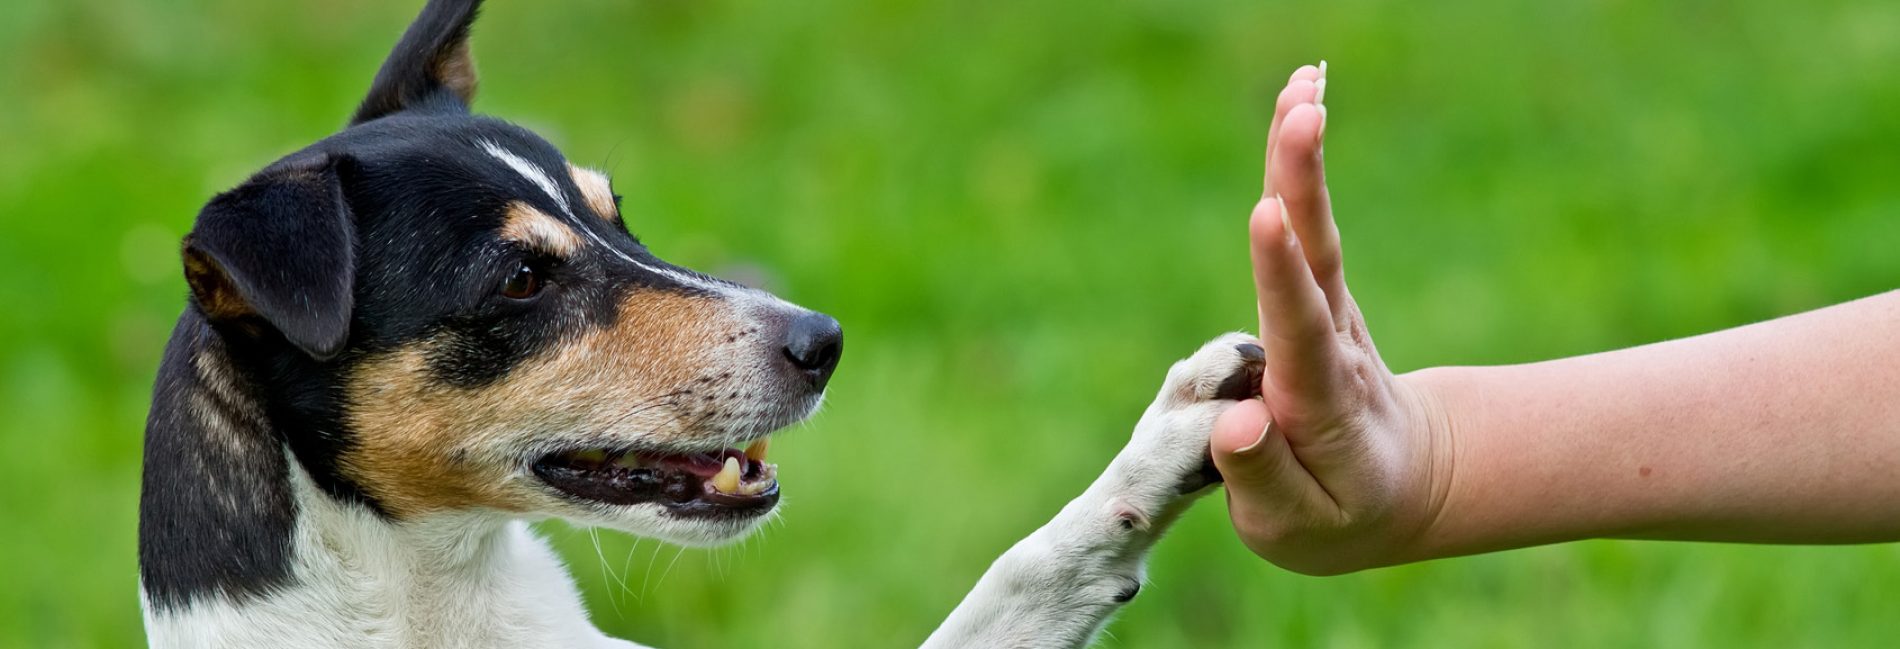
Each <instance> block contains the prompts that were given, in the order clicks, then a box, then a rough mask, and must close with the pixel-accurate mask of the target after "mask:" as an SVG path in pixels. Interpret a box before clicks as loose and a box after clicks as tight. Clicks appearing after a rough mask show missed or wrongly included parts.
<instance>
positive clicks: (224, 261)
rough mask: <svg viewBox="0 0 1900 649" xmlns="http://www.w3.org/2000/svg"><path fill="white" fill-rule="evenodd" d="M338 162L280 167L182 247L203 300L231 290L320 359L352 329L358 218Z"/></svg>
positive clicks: (217, 209) (214, 208)
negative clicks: (348, 201)
mask: <svg viewBox="0 0 1900 649" xmlns="http://www.w3.org/2000/svg"><path fill="white" fill-rule="evenodd" d="M337 165H338V160H337V159H336V158H333V157H331V156H324V155H312V156H304V157H299V158H292V159H288V160H285V161H283V162H279V163H278V164H275V165H272V166H271V167H270V168H268V169H265V170H264V171H262V172H260V173H258V174H257V175H256V176H253V177H252V178H251V179H250V180H249V181H247V182H245V183H244V184H243V185H240V186H238V188H237V189H233V190H231V191H228V192H225V193H223V194H219V195H218V197H217V198H213V199H211V203H210V204H208V205H206V206H205V208H204V210H203V211H201V212H199V213H198V223H197V225H196V226H194V227H193V228H192V230H191V235H190V236H187V237H185V250H184V254H185V257H186V260H187V268H190V269H197V270H196V271H195V272H192V273H190V275H191V277H190V279H191V285H192V289H193V292H194V293H195V294H196V297H197V298H198V299H199V300H200V302H201V303H202V302H205V301H213V300H215V299H216V298H215V297H214V296H212V295H210V293H211V292H213V291H218V290H230V291H234V292H235V293H236V296H235V297H236V298H238V299H241V301H242V302H243V303H245V304H247V305H249V310H250V311H252V312H253V313H254V314H255V317H257V318H260V319H262V320H263V321H264V322H265V323H266V324H268V325H269V326H270V327H272V328H274V329H276V330H277V331H278V332H279V333H281V334H282V335H283V336H284V338H285V339H287V340H288V341H289V342H290V344H292V345H295V346H296V347H297V348H298V349H301V350H303V351H304V353H307V354H309V355H311V356H313V357H316V358H319V359H327V358H330V357H332V356H335V355H336V353H337V351H339V350H341V349H342V348H343V343H344V340H345V338H346V337H347V336H348V335H349V325H350V302H351V299H350V298H351V293H352V292H353V289H354V286H355V281H354V280H355V272H356V264H355V256H356V255H355V246H354V241H355V239H356V234H355V230H356V228H355V225H354V224H353V223H352V219H351V215H350V209H349V206H348V205H345V204H344V202H343V190H342V184H341V181H340V180H339V179H338V169H337Z"/></svg>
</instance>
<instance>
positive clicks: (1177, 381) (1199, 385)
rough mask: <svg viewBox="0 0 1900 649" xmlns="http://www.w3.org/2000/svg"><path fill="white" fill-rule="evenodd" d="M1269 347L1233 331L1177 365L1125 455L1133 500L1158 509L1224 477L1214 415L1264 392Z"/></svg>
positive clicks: (1128, 498)
mask: <svg viewBox="0 0 1900 649" xmlns="http://www.w3.org/2000/svg"><path fill="white" fill-rule="evenodd" d="M1265 371H1266V351H1265V350H1264V349H1262V348H1261V346H1260V343H1259V341H1258V340H1256V339H1255V338H1254V337H1252V336H1248V335H1246V334H1239V333H1230V334H1226V335H1223V336H1220V337H1218V338H1215V339H1214V340H1212V341H1210V342H1208V343H1207V344H1205V345H1202V346H1201V349H1200V350H1199V351H1196V352H1194V355H1192V356H1189V357H1187V358H1185V359H1182V360H1181V361H1179V362H1177V363H1175V364H1174V366H1173V367H1172V368H1169V370H1168V378H1167V380H1166V381H1164V382H1163V383H1162V385H1161V391H1160V393H1159V394H1156V395H1155V400H1154V403H1152V404H1150V405H1149V406H1148V411H1147V412H1146V413H1145V414H1143V415H1142V418H1141V423H1139V424H1137V425H1136V426H1135V436H1134V439H1132V440H1130V441H1129V450H1130V451H1132V452H1130V453H1126V454H1124V460H1125V461H1126V462H1127V466H1125V467H1123V468H1124V469H1125V470H1126V475H1127V476H1129V478H1130V479H1129V483H1128V484H1127V485H1126V487H1127V489H1128V491H1127V492H1126V493H1125V494H1124V498H1125V499H1126V501H1127V502H1129V503H1131V504H1134V503H1140V505H1138V506H1136V507H1135V509H1137V510H1142V511H1154V510H1155V505H1156V504H1157V502H1156V501H1157V500H1165V499H1169V498H1173V497H1178V496H1180V495H1184V494H1191V493H1195V492H1198V491H1200V490H1202V489H1204V488H1206V487H1207V486H1208V485H1210V484H1214V483H1216V482H1219V481H1220V473H1218V472H1216V471H1215V470H1214V468H1213V462H1212V461H1211V459H1210V458H1209V456H1208V451H1207V442H1208V438H1209V436H1211V435H1212V434H1213V431H1214V420H1215V419H1217V418H1219V417H1220V413H1221V412H1222V411H1225V410H1226V409H1227V407H1228V406H1231V405H1233V403H1234V402H1236V401H1239V400H1242V399H1251V398H1254V397H1257V396H1259V395H1260V381H1261V375H1262V373H1263V372H1265Z"/></svg>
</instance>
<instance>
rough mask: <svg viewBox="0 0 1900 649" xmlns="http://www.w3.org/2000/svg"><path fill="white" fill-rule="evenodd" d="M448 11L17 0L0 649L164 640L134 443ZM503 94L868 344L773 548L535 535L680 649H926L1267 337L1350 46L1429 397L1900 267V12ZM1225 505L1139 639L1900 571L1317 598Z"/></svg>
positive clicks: (984, 27)
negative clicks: (1214, 367)
mask: <svg viewBox="0 0 1900 649" xmlns="http://www.w3.org/2000/svg"><path fill="white" fill-rule="evenodd" d="M419 4H420V3H419V2H414V1H405V2H389V1H385V0H326V1H324V2H256V1H254V0H167V1H165V2H159V1H157V0H136V1H120V2H101V1H94V0H66V1H55V0H24V1H22V0H10V1H9V2H5V3H0V60H4V61H5V62H4V63H0V210H3V211H0V218H4V224H3V226H0V278H4V281H0V304H4V305H5V307H4V308H5V314H4V315H3V316H0V340H4V344H0V408H4V415H0V435H3V436H4V437H3V438H0V443H3V444H4V445H3V446H0V518H3V519H4V520H0V584H5V586H4V587H3V588H0V646H6V647H91V646H129V645H134V644H137V643H140V642H142V639H141V636H140V628H139V624H140V621H139V613H138V600H137V595H136V579H137V577H136V566H135V551H134V548H135V519H136V502H137V501H136V497H137V489H138V475H139V438H140V431H141V429H142V422H143V419H144V414H145V408H146V405H147V399H148V393H149V389H150V385H151V381H152V373H153V369H154V367H155V364H156V362H157V359H158V355H159V351H160V348H161V345H162V344H163V341H164V340H165V335H166V333H167V331H168V329H169V327H170V325H171V322H172V319H173V318H174V317H175V315H176V314H177V312H178V311H179V309H180V307H181V304H182V302H183V293H184V289H183V283H182V282H181V281H180V279H179V273H178V270H177V261H176V255H175V250H176V242H177V240H178V238H179V237H180V236H181V235H182V234H183V233H184V232H185V230H186V229H187V228H188V227H189V224H190V223H191V220H192V218H193V217H194V215H195V213H196V211H197V209H198V207H199V206H200V205H202V204H203V202H204V201H205V200H206V199H207V198H209V197H210V196H211V195H212V194H213V193H215V192H217V191H219V190H221V189H224V188H227V187H230V186H232V185H234V184H235V183H237V182H238V181H240V180H241V179H243V178H244V177H245V176H246V175H247V174H249V173H250V172H251V171H252V170H254V169H256V168H258V167H260V166H262V165H263V164H265V163H267V162H269V161H271V160H272V159H274V158H276V157H277V156H279V155H281V154H283V153H286V152H288V151H291V150H293V149H296V148H298V147H301V146H302V145H304V144H305V143H307V142H309V141H312V140H315V139H317V138H319V137H322V136H323V135H325V134H328V133H330V132H332V131H333V130H335V129H336V128H338V127H339V126H340V125H341V124H342V122H343V121H344V119H345V118H346V116H347V115H348V113H349V112H350V111H351V109H352V108H353V107H354V105H355V102H356V101H357V99H358V98H359V97H360V93H361V92H362V91H363V89H364V88H365V87H366V86H367V84H368V80H369V78H370V76H371V74H372V73H373V71H374V70H375V68H376V66H377V64H378V63H379V62H380V60H381V58H382V56H383V54H384V53H385V52H386V51H387V49H388V47H389V46H390V45H391V44H393V43H394V41H395V39H396V36H397V35H398V34H399V33H400V31H401V30H402V28H403V27H404V25H406V24H407V21H408V20H409V18H410V17H411V16H412V15H413V14H414V12H415V10H416V8H417V6H418V5H419ZM475 50H476V56H477V60H478V62H479V67H480V69H481V71H482V74H483V88H484V91H483V93H482V96H481V98H480V100H479V102H478V106H477V107H478V109H479V110H481V111H483V112H488V113H491V114H496V115H501V116H505V117H508V118H511V119H514V120H517V121H519V122H520V123H522V124H524V125H527V126H529V127H531V128H535V129H537V130H539V131H540V132H541V133H543V134H544V135H546V136H547V137H548V139H550V140H551V141H553V142H555V143H556V144H557V145H559V146H562V147H563V148H564V149H565V150H566V152H567V153H568V154H569V155H570V156H571V157H572V158H573V159H575V160H576V161H578V162H582V163H587V164H593V165H598V166H601V167H604V168H606V169H609V170H611V171H612V172H613V173H614V174H615V177H616V179H617V181H616V184H617V186H618V189H619V191H620V192H621V193H623V194H625V195H626V196H627V199H626V201H627V203H626V212H627V213H628V215H629V218H630V220H631V222H632V223H633V227H634V229H635V230H636V231H638V232H639V233H641V234H642V235H643V237H644V238H645V239H646V240H647V241H648V242H650V243H651V244H652V246H653V247H654V248H655V249H657V251H658V252H659V253H661V254H662V255H665V256H667V257H669V258H671V259H672V260H674V261H676V262H680V263H684V264H687V265H692V266H696V267H699V268H703V269H709V270H713V271H734V270H737V271H741V272H752V273H761V274H763V275H765V276H766V277H769V278H771V280H772V285H773V286H774V287H776V288H777V289H778V290H779V291H780V292H781V293H783V294H785V295H786V296H787V297H789V298H791V299H793V300H796V301H798V302H801V303H803V304H806V305H809V306H813V307H816V308H820V309H823V310H826V311H829V312H830V313H832V314H834V315H836V316H837V317H838V318H839V319H840V320H842V321H843V322H844V323H845V327H846V329H847V331H848V332H849V334H850V349H849V353H848V354H846V356H845V362H844V365H843V368H842V370H841V373H840V375H839V376H838V378H837V380H836V381H835V382H834V383H833V385H834V387H833V389H832V393H831V400H830V405H828V407H827V409H826V410H825V411H824V413H822V414H821V415H820V416H819V417H818V418H817V419H816V420H815V421H814V422H813V423H811V424H809V425H806V426H804V427H802V428H801V429H799V430H797V431H795V432H793V434H791V435H790V436H788V437H786V438H784V439H782V440H781V442H780V443H779V444H777V445H775V446H774V454H775V457H776V459H778V460H779V461H781V463H782V466H783V477H784V483H785V485H786V489H787V493H788V496H787V503H788V504H787V508H786V510H785V517H784V519H783V521H782V522H781V523H779V524H776V525H774V526H773V527H772V528H770V529H769V530H768V531H767V532H766V533H764V534H763V535H762V536H761V537H759V538H756V539H754V540H752V541H749V542H747V543H745V544H744V545H742V546H739V547H735V548H727V549H719V550H687V551H680V550H677V549H675V548H672V547H659V546H656V544H654V543H652V542H645V543H640V542H636V541H633V540H631V539H628V538H626V537H624V536H621V535H619V534H616V533H605V532H603V533H601V534H599V536H598V545H596V541H595V539H594V537H592V536H591V535H590V534H588V533H587V532H586V531H582V530H574V529H570V528H567V527H564V526H560V525H549V526H545V530H546V532H547V533H548V534H549V535H550V536H552V537H553V538H554V539H556V541H557V543H558V544H559V545H560V546H561V547H562V548H563V549H564V551H566V552H567V554H568V556H569V557H570V559H571V565H572V569H573V572H574V574H575V575H576V577H577V579H579V581H580V582H581V584H582V586H583V588H584V589H585V591H586V597H587V601H588V603H589V605H590V606H591V607H592V609H593V611H594V615H595V619H596V620H597V622H598V623H599V624H600V625H601V626H603V627H604V628H606V629H608V630H609V631H612V632H614V633H616V634H620V635H623V636H627V637H632V638H634V639H637V640H640V641H642V642H646V643H657V644H660V645H662V646H667V647H718V646H774V647H784V648H798V647H827V648H835V647H900V646H914V645H915V643H916V642H918V641H919V640H921V639H922V638H923V637H924V635H925V634H927V633H928V631H929V630H930V629H931V628H933V627H934V625H935V624H936V622H937V621H938V620H940V619H941V617H942V616H943V615H944V614H946V613H947V612H948V611H949V610H950V609H951V608H952V606H953V605H954V604H955V603H956V601H957V600H958V599H959V598H960V597H961V595H962V593H963V592H964V591H965V589H967V588H968V587H969V586H970V584H971V583H973V582H974V581H975V579H976V578H977V576H978V575H979V574H980V573H981V572H982V571H983V569H984V568H985V567H986V566H987V565H988V562H989V561H990V559H991V558H993V557H994V556H995V555H996V554H997V553H998V552H1000V551H1001V550H1002V549H1003V548H1005V547H1007V546H1008V545H1009V544H1010V543H1012V542H1013V541H1014V540H1015V539H1017V538H1018V537H1020V536H1022V535H1023V534H1025V533H1027V532H1028V531H1029V530H1031V529H1033V528H1034V527H1036V526H1037V525H1039V524H1040V523H1041V522H1042V521H1043V520H1044V519H1046V517H1048V516H1049V515H1050V514H1052V513H1053V512H1054V511H1055V510H1056V509H1058V508H1059V507H1060V505H1061V504H1062V503H1063V502H1065V501H1066V500H1067V499H1068V498H1069V497H1071V496H1072V495H1074V494H1075V493H1077V492H1078V491H1079V490H1080V489H1081V488H1082V487H1083V486H1084V485H1085V484H1086V483H1087V482H1088V481H1089V480H1090V479H1091V478H1092V477H1093V475H1094V474H1095V473H1096V472H1097V471H1099V470H1100V468H1101V467H1102V466H1103V465H1104V464H1105V463H1106V461H1107V460H1108V458H1109V457H1110V456H1111V455H1112V454H1113V453H1114V451H1115V450H1116V449H1117V448H1119V446H1120V444H1121V443H1122V441H1123V440H1124V439H1125V437H1126V435H1127V431H1128V428H1129V426H1130V424H1131V423H1132V422H1133V421H1134V419H1135V417H1136V415H1137V414H1138V413H1139V411H1140V409H1141V408H1142V407H1143V406H1144V405H1145V403H1146V402H1147V400H1148V399H1149V397H1150V395H1151V394H1152V390H1153V389H1154V387H1155V385H1156V383H1157V382H1158V381H1159V379H1160V376H1161V373H1162V371H1163V369H1164V368H1165V367H1166V366H1167V364H1168V363H1169V362H1170V361H1172V360H1173V359H1175V358H1176V357H1179V356H1181V355H1184V354H1186V353H1187V352H1189V351H1190V350H1192V349H1194V347H1195V346H1196V345H1197V344H1198V343H1199V342H1200V341H1202V340H1203V339H1205V338H1207V337H1209V336H1211V335H1213V334H1214V333H1216V332H1219V331H1222V330H1230V329H1236V328H1250V327H1251V326H1252V320H1251V318H1252V316H1251V313H1252V299H1251V297H1250V293H1249V280H1248V272H1247V270H1246V255H1245V246H1244V241H1243V239H1242V237H1243V233H1244V221H1245V218H1246V215H1247V212H1248V209H1249V207H1250V205H1251V203H1252V200H1253V198H1254V197H1255V196H1256V195H1257V191H1258V178H1259V175H1258V172H1259V157H1260V156H1259V152H1260V144H1261V142H1262V139H1263V137H1264V134H1265V124H1266V115H1267V111H1268V107H1269V100H1270V98H1271V96H1272V93H1273V92H1274V91H1275V90H1276V89H1277V88H1278V85H1279V84H1280V83H1281V81H1282V80H1283V79H1284V78H1285V77H1286V75H1287V74H1288V73H1289V72H1291V71H1292V70H1293V68H1294V67H1295V66H1297V65H1299V64H1301V63H1306V62H1311V61H1315V60H1317V59H1319V58H1321V57H1325V58H1328V59H1330V60H1331V62H1332V74H1331V75H1330V76H1331V80H1332V84H1331V88H1330V90H1329V99H1328V104H1329V105H1330V107H1331V124H1330V125H1329V127H1330V128H1329V135H1330V137H1331V141H1330V142H1329V146H1328V153H1329V160H1328V162H1329V163H1330V167H1331V170H1330V171H1331V178H1332V181H1333V190H1334V196H1335V199H1336V201H1337V207H1338V211H1339V215H1340V219H1341V222H1340V227H1341V229H1342V231H1343V235H1344V238H1345V243H1346V249H1347V260H1348V264H1349V270H1350V274H1351V279H1352V281H1353V287H1354V289H1355V293H1356V294H1357V296H1358V298H1359V300H1360V301H1361V303H1362V305H1363V306H1364V309H1365V311H1366V312H1367V314H1368V316H1369V318H1370V321H1371V323H1372V327H1373V331H1374V332H1375V334H1376V336H1377V338H1378V340H1379V342H1380V346H1381V349H1382V350H1383V352H1384V354H1385V357H1386V358H1387V360H1388V361H1389V362H1391V363H1392V365H1393V367H1394V369H1397V370H1401V371H1404V370H1410V369H1416V368H1419V367H1424V366H1429V365H1435V364H1447V363H1461V364H1478V363H1506V362H1516V361H1528V360H1536V359H1543V358H1549V357H1554V356H1560V355H1568V354H1576V353H1583V352H1589V351H1595V350H1602V349H1606V348H1613V347H1619V346H1626V345H1631V344H1636V343H1641V342H1646V341H1653V340H1658V339H1663V338H1669V337H1675V336H1683V335H1688V334H1693V333H1697V332H1702V331H1707V330H1711V329H1716V328H1721V327H1727V326H1732V325H1737V324H1741V323H1746V322H1750V321H1754V320H1758V319H1763V318H1768V317H1772V316H1775V315H1779V314H1785V313H1790V312H1794V311H1800V310H1805V309H1809V308H1813V307H1818V306H1821V305H1825V304H1829V303H1833V302H1837V301H1842V300H1846V299H1849V298H1854V297H1858V296H1862V295H1867V294H1870V293H1875V292H1879V291H1882V290H1886V289H1889V288H1892V287H1894V286H1896V285H1900V74H1896V62H1900V4H1896V3H1894V2H1891V1H1889V0H1870V1H1865V2H1848V3H1842V2H1809V3H1787V2H1773V1H1746V2H1707V1H1689V2H1669V3H1655V2H1639V1H1634V0H1602V1H1594V2H1399V1H1379V0H1345V1H1335V2H1303V3H1299V2H1278V1H1276V2H1262V1H1247V2H1241V1H1205V2H1189V1H1184V0H1042V1H1034V2H1018V1H1003V0H964V1H950V0H940V1H932V2H925V1H890V2H878V1H872V0H800V1H798V2H784V1H779V0H693V1H686V0H630V1H608V0H574V1H567V2H527V1H523V0H496V1H494V2H492V6H491V7H490V8H489V10H488V12H487V16H486V19H485V20H484V21H483V22H481V23H480V24H479V25H477V30H476V36H475ZM1224 524H1225V512H1224V511H1223V509H1222V506H1221V504H1220V500H1219V498H1218V497H1216V498H1212V499H1209V500H1208V501H1205V502H1204V503H1203V504H1202V505H1201V506H1200V507H1198V508H1197V509H1196V510H1195V511H1194V513H1193V514H1192V515H1191V516H1190V517H1189V518H1188V520H1187V521H1186V522H1185V523H1184V524H1182V525H1181V528H1180V529H1179V530H1178V531H1177V532H1176V533H1175V534H1174V535H1173V536H1171V537H1170V538H1169V539H1168V540H1167V542H1166V543H1164V544H1163V545H1162V546H1161V547H1160V548H1159V550H1158V551H1157V552H1156V555H1155V559H1154V564H1153V570H1152V577H1153V583H1152V585H1151V586H1150V587H1149V588H1148V589H1147V590H1145V591H1144V594H1143V596H1142V598H1141V599H1140V600H1138V601H1137V602H1136V603H1135V605H1133V606H1132V607H1130V608H1129V609H1128V611H1127V612H1126V613H1125V614H1124V615H1123V616H1122V617H1121V619H1120V620H1119V621H1118V622H1116V623H1115V624H1114V626H1113V627H1112V633H1113V637H1112V638H1110V639H1107V640H1105V646H1110V647H1118V646H1127V647H1222V646H1234V647H1248V646H1294V647H1374V646H1410V647H1531V646H1536V647H1611V646H1659V647H1660V646H1668V647H1677V646H1680V647H1786V646H1811V647H1847V646H1891V643H1892V642H1893V639H1894V638H1896V637H1900V615H1895V614H1894V610H1895V609H1894V606H1895V602H1896V601H1900V547H1896V546H1892V545H1885V546H1868V547H1845V548H1775V547H1746V546H1723V545H1689V544H1668V543H1635V542H1591V543H1581V544H1571V545H1565V546H1559V547H1549V548H1541V549H1535V550H1527V551H1518V552H1510V553H1505V554H1499V555H1494V556H1485V557H1476V558H1466V559H1456V560H1446V561H1438V562H1433V563H1429V564H1424V565H1415V566H1408V567H1402V568H1395V569H1386V570H1377V571H1372V572H1367V573H1363V574H1355V575H1350V576H1344V577H1336V578H1324V579H1321V578H1309V577H1302V576H1298V575H1293V574H1289V573H1285V572H1282V571H1279V570H1277V569H1275V568H1273V567H1271V566H1269V565H1267V564H1265V563H1263V562H1260V561H1257V560H1255V559H1253V557H1252V556H1251V555H1250V554H1248V553H1247V552H1246V551H1245V550H1244V549H1243V548H1242V547H1241V546H1240V545H1239V544H1238V543H1237V542H1236V541H1235V540H1234V539H1233V537H1232V534H1231V532H1230V531H1229V530H1228V529H1227V528H1226V527H1225V526H1224Z"/></svg>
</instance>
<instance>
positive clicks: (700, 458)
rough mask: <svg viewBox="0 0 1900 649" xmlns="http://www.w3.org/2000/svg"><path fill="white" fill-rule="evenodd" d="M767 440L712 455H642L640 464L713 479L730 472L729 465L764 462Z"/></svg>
mask: <svg viewBox="0 0 1900 649" xmlns="http://www.w3.org/2000/svg"><path fill="white" fill-rule="evenodd" d="M766 446H767V443H766V440H763V439H762V440H759V441H756V442H753V443H752V445H751V446H747V447H746V449H745V450H744V451H740V450H739V449H736V448H729V449H725V450H721V451H713V452H710V453H692V454H689V455H658V454H653V455H649V454H644V453H643V454H641V455H640V463H641V464H643V465H645V466H653V467H663V468H667V469H672V470H674V471H680V472H684V473H690V474H693V475H696V476H699V477H701V478H712V477H714V476H717V475H719V474H720V473H722V472H730V469H729V468H728V467H727V465H737V467H738V468H740V469H744V468H746V465H747V463H748V462H764V461H765V449H766Z"/></svg>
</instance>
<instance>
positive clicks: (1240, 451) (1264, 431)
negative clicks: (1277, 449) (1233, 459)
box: [1234, 421, 1273, 456]
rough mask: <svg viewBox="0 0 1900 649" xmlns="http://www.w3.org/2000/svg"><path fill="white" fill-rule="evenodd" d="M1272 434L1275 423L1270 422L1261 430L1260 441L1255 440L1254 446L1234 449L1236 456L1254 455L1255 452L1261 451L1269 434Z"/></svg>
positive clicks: (1249, 445)
mask: <svg viewBox="0 0 1900 649" xmlns="http://www.w3.org/2000/svg"><path fill="white" fill-rule="evenodd" d="M1271 432H1273V422H1271V421H1269V422H1267V425H1266V426H1265V427H1262V428H1261V429H1260V438H1259V439H1255V440H1254V441H1253V443H1252V444H1248V445H1246V446H1242V447H1240V448H1237V449H1234V455H1240V456H1246V455H1253V454H1254V452H1255V451H1258V450H1260V444H1261V443H1263V442H1265V441H1267V434H1268V433H1271Z"/></svg>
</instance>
